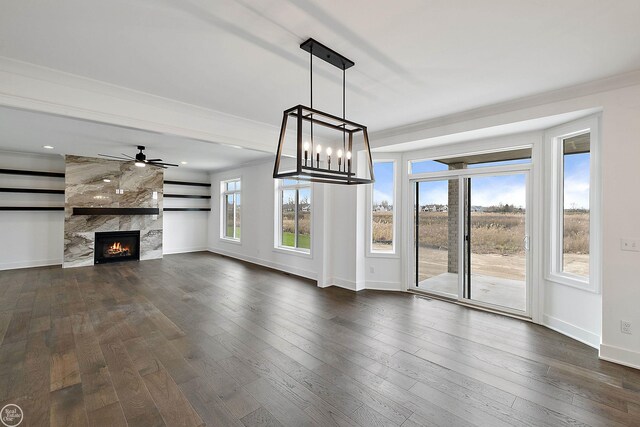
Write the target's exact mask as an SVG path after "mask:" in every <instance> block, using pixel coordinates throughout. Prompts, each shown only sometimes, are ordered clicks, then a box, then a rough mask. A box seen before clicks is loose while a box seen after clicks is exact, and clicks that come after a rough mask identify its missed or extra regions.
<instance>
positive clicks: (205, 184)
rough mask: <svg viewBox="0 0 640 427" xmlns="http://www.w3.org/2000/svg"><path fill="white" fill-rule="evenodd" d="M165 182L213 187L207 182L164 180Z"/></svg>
mask: <svg viewBox="0 0 640 427" xmlns="http://www.w3.org/2000/svg"><path fill="white" fill-rule="evenodd" d="M164 183H165V184H173V185H193V186H195V187H211V184H208V183H206V182H187V181H164Z"/></svg>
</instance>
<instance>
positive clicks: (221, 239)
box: [220, 237, 242, 245]
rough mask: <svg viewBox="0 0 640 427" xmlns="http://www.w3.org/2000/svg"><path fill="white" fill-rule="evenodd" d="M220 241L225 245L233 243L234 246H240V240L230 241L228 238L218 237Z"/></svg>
mask: <svg viewBox="0 0 640 427" xmlns="http://www.w3.org/2000/svg"><path fill="white" fill-rule="evenodd" d="M220 241H221V242H225V243H233V244H234V245H242V242H241V241H240V239H232V238H230V237H220Z"/></svg>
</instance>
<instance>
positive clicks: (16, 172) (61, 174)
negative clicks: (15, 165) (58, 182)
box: [0, 169, 64, 178]
mask: <svg viewBox="0 0 640 427" xmlns="http://www.w3.org/2000/svg"><path fill="white" fill-rule="evenodd" d="M0 173H1V174H6V175H30V176H50V177H53V178H64V172H44V171H25V170H20V169H0Z"/></svg>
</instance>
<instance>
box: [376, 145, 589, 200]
mask: <svg viewBox="0 0 640 427" xmlns="http://www.w3.org/2000/svg"><path fill="white" fill-rule="evenodd" d="M589 159H590V155H589V153H584V154H571V155H567V156H565V159H564V169H565V170H564V172H565V180H564V207H565V209H573V208H582V209H589ZM515 163H522V161H510V162H501V163H500V164H502V165H503V164H515ZM490 165H491V164H483V166H490ZM447 169H448V168H447V166H446V165H443V164H442V163H438V162H434V161H423V162H415V163H413V164H412V172H413V173H422V172H439V171H443V170H447ZM373 171H374V174H375V178H376V182H375V183H374V185H373V201H374V204H379V203H380V202H382V201H383V200H386V201H387V202H389V204H391V205H392V204H393V197H392V195H393V162H375V163H374V165H373ZM471 186H472V189H473V193H472V195H471V197H472V200H471V204H472V205H473V206H497V205H499V204H500V203H502V204H504V205H506V204H509V205H515V206H517V207H525V198H526V194H525V190H524V188H525V177H524V175H523V174H513V175H499V176H490V177H474V178H472V182H471ZM447 194H448V192H447V182H446V181H444V180H443V181H431V182H423V183H421V184H420V205H427V204H442V205H446V204H447V203H448V202H447V199H448V195H447Z"/></svg>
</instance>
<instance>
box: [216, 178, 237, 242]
mask: <svg viewBox="0 0 640 427" xmlns="http://www.w3.org/2000/svg"><path fill="white" fill-rule="evenodd" d="M221 186H222V189H221V193H222V209H221V211H222V213H223V216H222V230H221V233H220V234H221V235H222V238H224V239H231V240H237V241H239V240H240V229H241V226H240V218H241V206H242V203H241V195H240V190H241V188H240V179H234V180H229V181H223V182H222V183H221Z"/></svg>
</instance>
